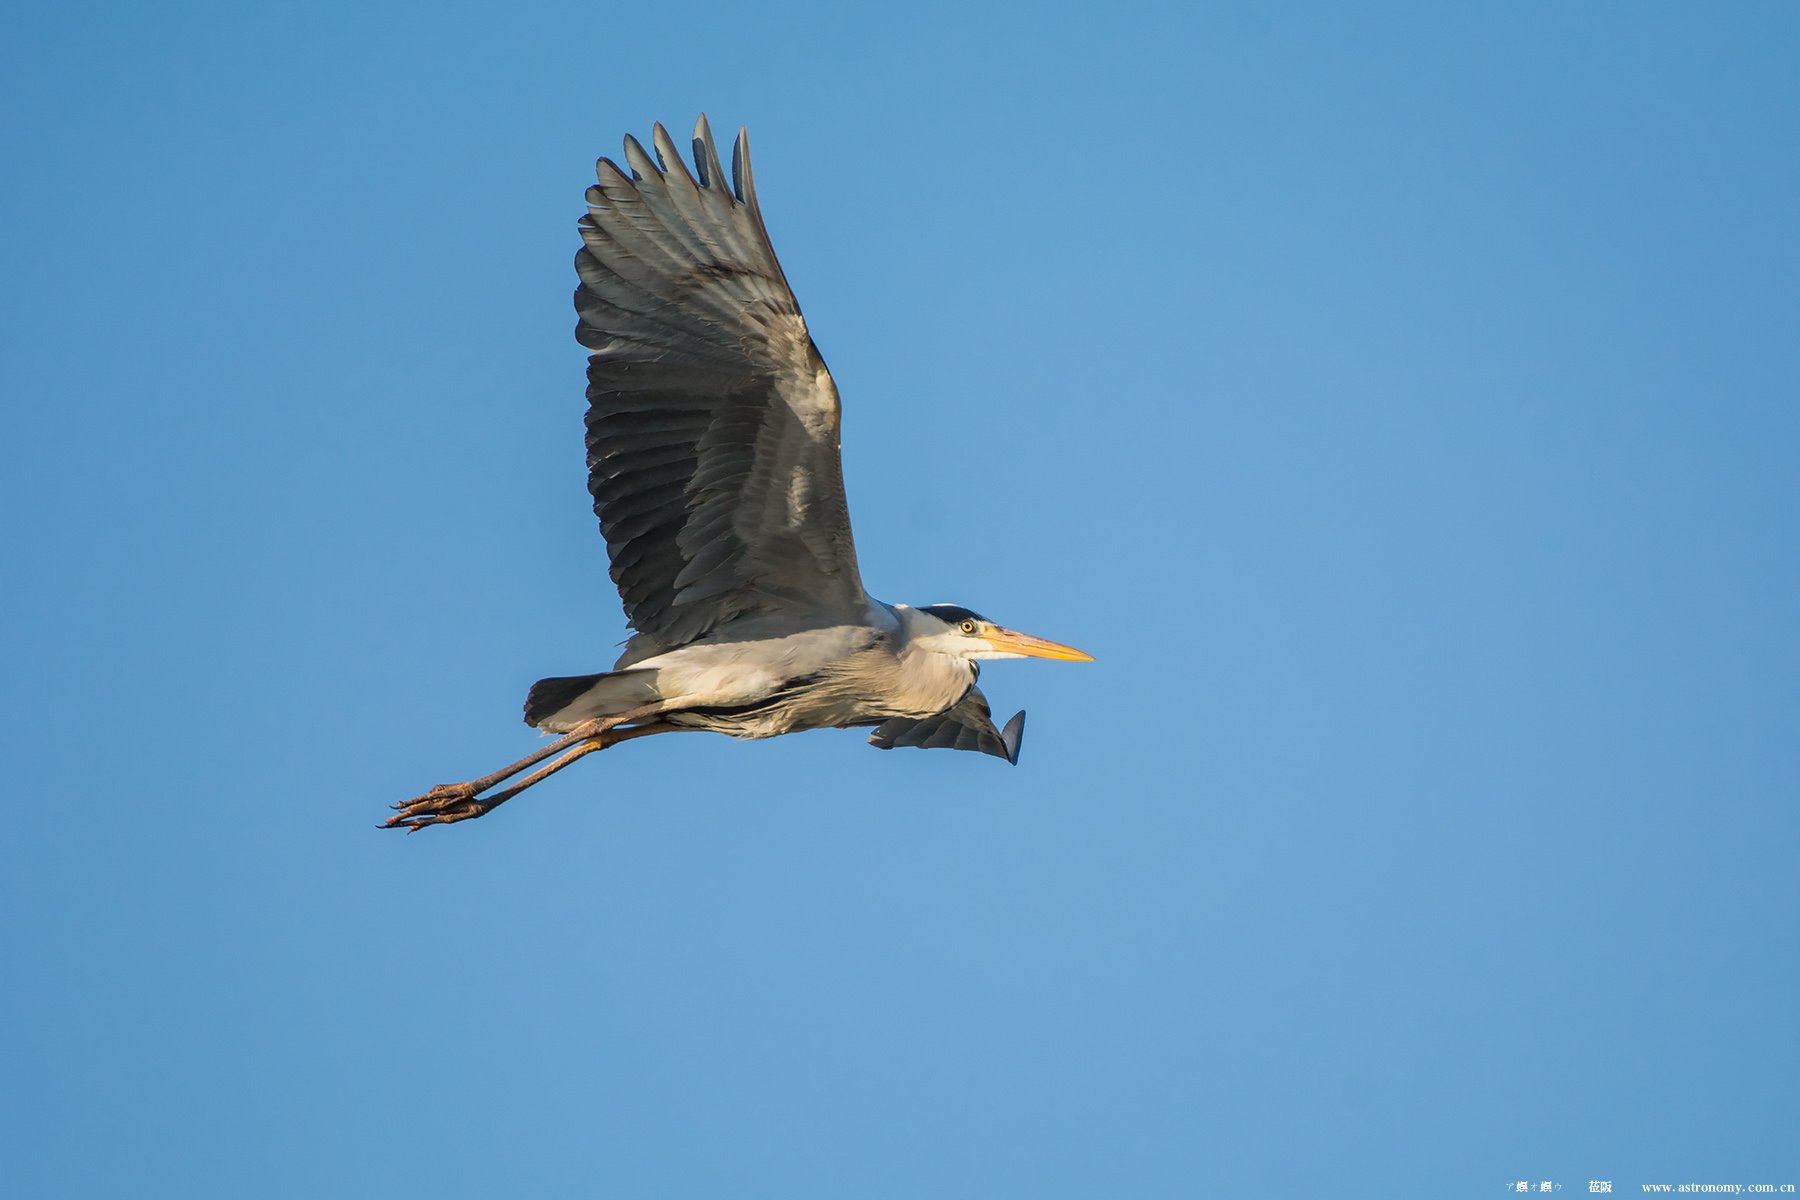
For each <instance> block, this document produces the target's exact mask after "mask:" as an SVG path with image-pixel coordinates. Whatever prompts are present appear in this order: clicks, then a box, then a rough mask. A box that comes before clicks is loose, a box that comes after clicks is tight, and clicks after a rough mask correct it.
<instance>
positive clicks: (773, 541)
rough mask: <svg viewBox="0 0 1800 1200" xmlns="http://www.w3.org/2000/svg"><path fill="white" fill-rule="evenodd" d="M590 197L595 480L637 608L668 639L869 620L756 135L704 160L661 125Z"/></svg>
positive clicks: (831, 425) (620, 575)
mask: <svg viewBox="0 0 1800 1200" xmlns="http://www.w3.org/2000/svg"><path fill="white" fill-rule="evenodd" d="M651 148H652V149H653V150H654V157H653V156H652V153H651V151H650V150H646V149H645V147H644V146H643V145H642V144H641V143H639V142H638V141H637V139H635V138H631V137H627V138H626V139H625V143H624V151H623V155H622V157H623V159H624V166H623V167H621V166H620V165H619V164H618V163H615V162H613V161H612V160H610V159H605V158H602V159H600V160H599V162H598V163H597V164H596V166H595V178H596V181H597V182H596V183H595V185H594V186H593V187H591V188H589V189H588V194H587V201H588V212H587V215H586V216H584V217H583V218H582V220H581V237H582V249H581V251H580V253H579V254H577V255H576V264H575V265H576V272H577V275H578V277H579V279H580V286H579V287H578V288H577V289H576V292H575V308H576V311H577V313H578V314H579V317H580V320H579V323H578V325H577V328H576V337H577V339H578V340H579V341H580V342H581V344H582V345H584V346H586V347H588V348H589V349H590V350H592V351H593V352H594V353H593V356H592V357H591V358H590V359H589V360H588V414H587V421H586V425H587V449H588V472H589V474H588V487H589V491H590V492H591V493H592V495H593V498H594V511H595V513H596V514H597V515H598V516H599V518H600V528H601V531H602V532H603V533H604V534H605V536H606V542H607V550H608V553H609V555H610V557H611V562H612V577H613V581H614V583H616V584H617V585H618V588H619V595H620V598H621V599H622V600H623V601H624V604H625V611H626V616H627V618H628V619H629V620H630V622H631V625H632V627H633V628H634V629H636V630H637V631H638V632H639V633H640V634H641V635H644V637H645V638H647V639H649V641H650V642H653V643H655V644H656V645H658V646H661V647H673V646H679V645H683V644H685V643H687V642H689V641H692V640H694V639H695V638H698V637H702V636H704V635H705V634H706V633H707V632H709V631H710V630H712V629H714V628H716V627H718V626H719V625H721V624H723V623H725V622H727V621H730V620H732V619H734V618H737V617H740V616H754V615H765V614H771V613H781V614H784V615H786V616H789V617H790V618H795V619H800V620H804V621H807V622H814V623H819V624H826V623H831V624H835V623H838V622H840V621H842V620H846V619H856V618H858V617H859V616H860V614H861V613H862V611H863V607H864V605H865V603H866V597H865V596H864V593H863V590H862V580H861V576H860V574H859V572H858V570H857V565H856V552H855V545H854V543H853V541H852V539H851V536H850V520H849V512H848V505H847V504H846V503H845V499H844V485H843V471H842V467H841V464H840V461H839V456H838V437H839V432H838V431H839V405H838V396H837V388H836V385H835V384H834V383H833V382H832V380H831V376H830V373H829V372H828V371H827V370H826V368H825V363H824V360H823V359H821V358H820V357H819V353H818V350H817V348H816V347H815V346H814V345H813V343H812V339H811V337H810V336H809V335H808V334H807V331H806V322H805V320H804V318H802V317H801V315H800V307H799V305H798V303H796V302H795V300H794V296H793V293H792V291H791V290H790V289H789V287H788V283H787V277H786V275H785V274H784V273H783V272H782V270H781V265H780V263H779V262H777V260H776V258H775V252H774V249H773V248H772V246H771V245H770V243H769V237H768V231H767V228H766V227H765V226H764V224H763V219H762V213H761V210H760V208H759V207H758V205H757V201H756V188H755V182H754V179H753V177H752V175H751V169H750V154H749V143H748V139H747V137H746V135H745V134H744V133H743V132H742V131H740V132H739V134H738V138H737V142H736V144H735V145H734V147H733V150H732V186H731V188H730V189H727V187H726V185H725V179H724V173H723V170H722V168H721V166H720V162H719V154H718V149H717V147H716V146H715V144H714V142H713V137H712V130H711V128H710V127H709V126H708V125H707V123H706V119H705V117H702V118H701V119H700V120H699V121H698V122H697V123H696V124H695V127H694V138H693V157H694V170H693V172H692V173H690V172H689V170H688V168H687V165H686V164H685V163H684V162H682V160H681V156H680V154H679V152H678V151H677V150H676V147H675V143H674V141H673V139H671V138H670V137H669V134H668V131H667V130H665V129H664V128H663V127H662V126H661V125H657V126H655V127H654V129H653V130H652V135H651Z"/></svg>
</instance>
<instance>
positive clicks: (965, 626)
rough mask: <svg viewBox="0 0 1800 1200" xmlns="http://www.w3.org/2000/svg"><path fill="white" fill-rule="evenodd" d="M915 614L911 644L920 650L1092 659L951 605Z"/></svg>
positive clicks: (973, 655) (972, 655)
mask: <svg viewBox="0 0 1800 1200" xmlns="http://www.w3.org/2000/svg"><path fill="white" fill-rule="evenodd" d="M912 612H913V614H915V620H914V629H913V630H912V634H911V639H910V640H911V641H912V643H913V644H914V645H917V646H919V647H921V648H922V649H926V650H931V651H934V652H936V653H938V654H948V655H950V656H951V657H952V658H1060V659H1065V660H1067V661H1069V662H1092V661H1094V656H1093V655H1091V654H1083V653H1082V652H1081V651H1079V650H1077V649H1075V648H1074V647H1073V646H1064V645H1060V644H1058V643H1056V642H1047V641H1045V640H1044V639H1043V638H1038V637H1032V636H1031V635H1030V634H1029V633H1019V632H1018V631H1017V630H1013V629H1007V628H1005V627H1003V626H1000V625H996V624H994V623H993V622H992V621H990V620H988V619H987V618H986V617H984V616H982V615H981V614H980V613H978V612H970V611H969V610H968V609H966V608H963V607H961V606H959V605H955V604H927V605H926V606H925V607H923V608H915V609H913V610H912Z"/></svg>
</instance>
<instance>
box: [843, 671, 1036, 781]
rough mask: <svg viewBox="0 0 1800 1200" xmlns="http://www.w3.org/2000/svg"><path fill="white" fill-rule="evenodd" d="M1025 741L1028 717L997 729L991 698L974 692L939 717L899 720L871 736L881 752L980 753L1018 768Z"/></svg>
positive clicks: (1016, 716)
mask: <svg viewBox="0 0 1800 1200" xmlns="http://www.w3.org/2000/svg"><path fill="white" fill-rule="evenodd" d="M1024 739H1025V714H1024V713H1023V712H1018V713H1014V714H1013V719H1012V720H1010V721H1008V722H1007V723H1006V728H1005V729H995V728H994V719H993V716H992V715H991V714H990V713H989V712H988V702H987V697H986V696H983V695H982V694H981V689H980V688H973V687H972V688H970V689H969V690H968V692H967V693H965V694H964V695H963V698H962V699H961V700H959V701H957V703H956V705H955V706H954V707H952V708H947V709H945V710H944V711H943V712H941V713H939V714H937V716H935V717H926V718H924V719H923V720H915V719H913V718H911V717H895V718H894V719H893V720H891V721H886V722H883V723H882V725H881V726H880V728H878V729H876V730H875V732H874V733H871V734H870V735H869V744H870V745H871V746H874V747H876V748H877V749H880V750H892V749H894V748H895V747H897V746H917V747H919V748H920V749H922V750H979V751H981V753H983V754H992V755H993V756H994V757H996V758H1004V759H1005V760H1006V761H1007V762H1009V763H1012V764H1014V765H1015V766H1016V765H1018V762H1019V746H1020V743H1021V742H1023V741H1024Z"/></svg>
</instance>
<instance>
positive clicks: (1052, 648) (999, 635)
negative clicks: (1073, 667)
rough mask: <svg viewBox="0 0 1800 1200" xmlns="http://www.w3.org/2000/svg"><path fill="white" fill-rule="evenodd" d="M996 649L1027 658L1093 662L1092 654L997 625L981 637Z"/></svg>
mask: <svg viewBox="0 0 1800 1200" xmlns="http://www.w3.org/2000/svg"><path fill="white" fill-rule="evenodd" d="M983 640H985V641H986V642H987V644H988V645H990V646H992V647H993V648H994V649H996V650H1003V651H1005V652H1006V653H1008V654H1023V655H1025V656H1026V657H1027V658H1060V659H1063V660H1064V661H1067V662H1093V661H1094V656H1093V655H1091V654H1083V653H1082V652H1081V651H1079V650H1077V649H1075V647H1073V646H1064V645H1062V644H1061V643H1059V642H1047V641H1045V640H1044V639H1043V638H1038V637H1032V636H1031V635H1030V634H1029V633H1019V632H1017V631H1015V630H1011V629H1001V628H1000V627H999V626H997V625H996V626H995V627H994V628H992V629H990V630H988V632H987V635H986V637H985V638H984V639H983Z"/></svg>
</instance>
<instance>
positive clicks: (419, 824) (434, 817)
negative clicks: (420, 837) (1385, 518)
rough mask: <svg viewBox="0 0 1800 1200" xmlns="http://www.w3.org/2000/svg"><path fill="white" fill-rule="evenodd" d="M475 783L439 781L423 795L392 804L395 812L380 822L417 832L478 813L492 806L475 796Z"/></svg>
mask: <svg viewBox="0 0 1800 1200" xmlns="http://www.w3.org/2000/svg"><path fill="white" fill-rule="evenodd" d="M475 792H476V789H475V786H474V785H473V784H468V783H440V784H438V785H437V786H436V787H434V788H432V789H431V790H430V791H429V792H426V793H425V794H424V795H423V796H414V797H413V798H412V799H411V800H403V801H401V802H400V803H399V804H395V805H391V806H390V807H392V808H393V809H395V812H394V815H393V816H391V817H389V818H388V819H387V820H386V821H384V822H382V825H381V827H382V828H384V829H404V830H406V831H407V832H408V833H417V832H418V831H419V830H421V829H424V828H426V827H427V826H430V825H449V824H453V823H454V822H457V821H467V820H469V819H470V818H471V817H479V816H481V815H482V814H483V813H485V812H487V810H488V809H489V808H490V807H491V805H487V804H483V803H481V802H480V801H478V800H476V799H475Z"/></svg>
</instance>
